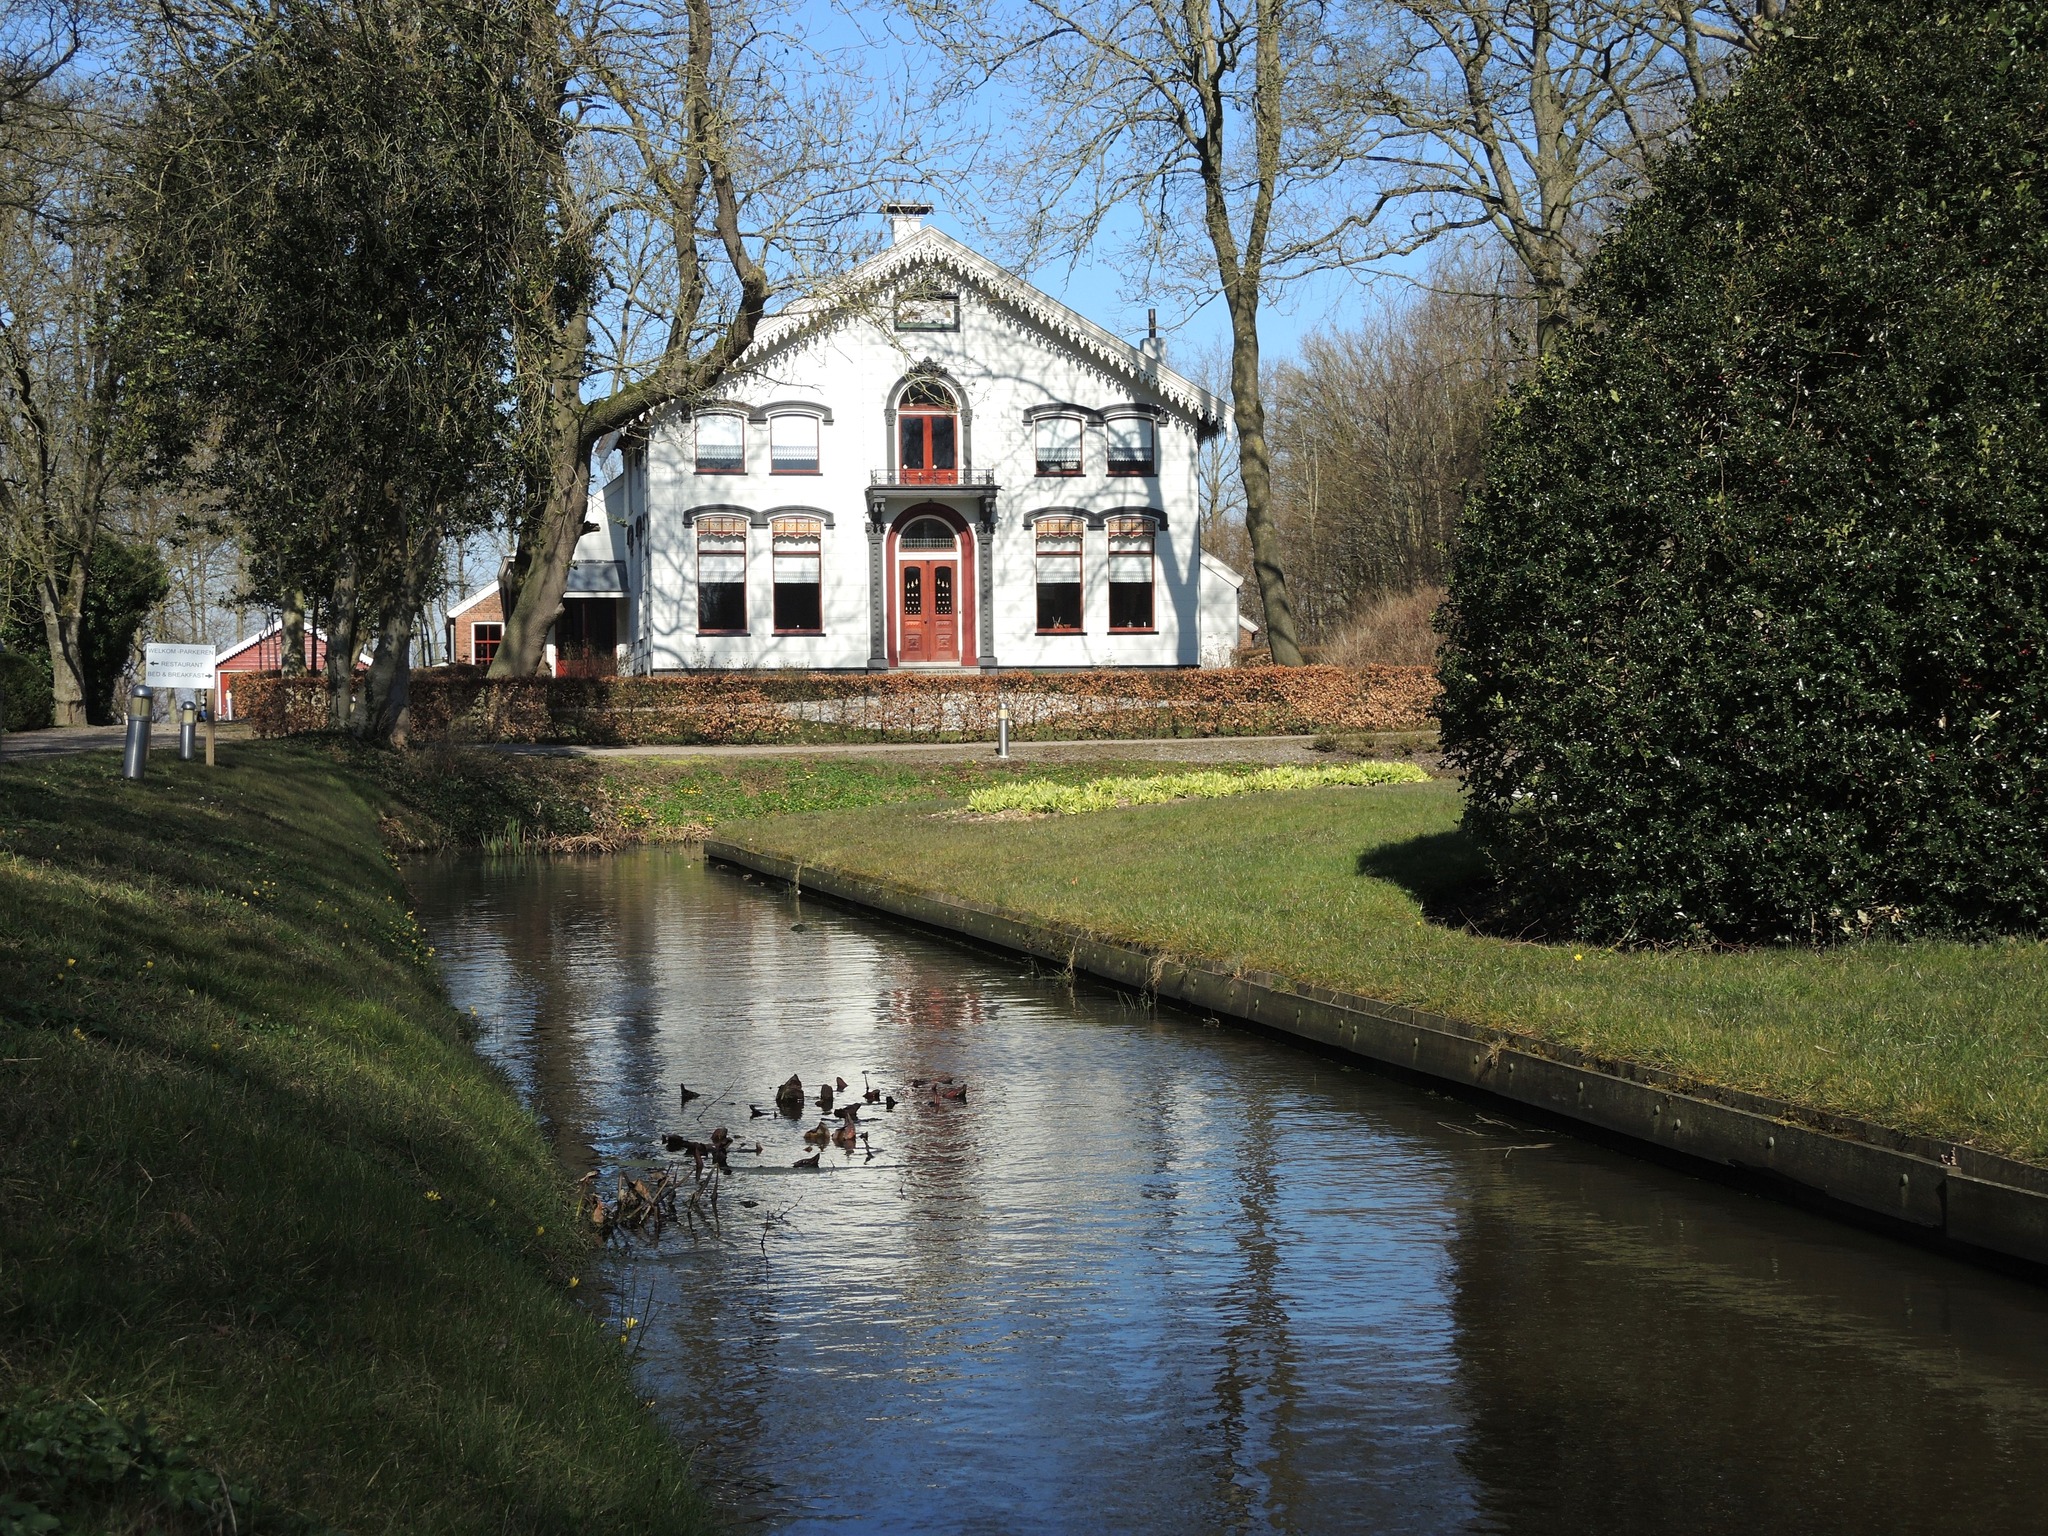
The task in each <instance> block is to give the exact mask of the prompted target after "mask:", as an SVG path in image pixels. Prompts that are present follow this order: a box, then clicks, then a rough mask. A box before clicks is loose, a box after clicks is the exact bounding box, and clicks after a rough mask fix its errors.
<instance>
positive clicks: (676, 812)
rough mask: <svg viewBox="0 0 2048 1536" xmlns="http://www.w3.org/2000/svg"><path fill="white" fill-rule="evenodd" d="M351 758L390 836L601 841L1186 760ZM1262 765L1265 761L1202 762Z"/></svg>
mask: <svg viewBox="0 0 2048 1536" xmlns="http://www.w3.org/2000/svg"><path fill="white" fill-rule="evenodd" d="M349 761H350V763H351V766H352V767H353V768H354V769H355V770H356V771H357V772H359V773H361V774H363V775H365V776H367V777H369V778H371V779H372V780H374V781H375V782H376V783H377V784H379V785H380V786H381V787H382V788H383V789H385V790H386V791H387V792H388V793H389V794H390V796H391V797H392V800H393V802H394V804H395V806H396V807H397V808H398V809H397V814H396V816H395V817H394V819H393V820H392V821H390V822H388V823H387V825H386V831H387V834H388V835H389V836H390V837H391V838H392V839H393V840H394V841H395V842H397V843H399V844H401V845H408V846H412V847H416V848H429V847H447V846H456V847H485V846H488V847H496V848H503V849H511V848H516V847H541V848H557V849H566V850H576V849H597V848H606V847H613V846H618V845H620V844H623V843H628V842H633V841H639V840H650V839H651V840H663V839H687V838H693V837H701V836H702V835H703V834H704V833H706V832H708V831H710V830H712V829H713V828H716V827H722V826H725V825H727V824H729V823H731V822H734V821H741V820H747V819H751V818H753V817H758V816H774V815H780V814H784V813H787V812H792V811H830V810H856V809H862V808H865V807H868V806H876V805H897V804H903V803H906V802H911V801H922V800H930V799H932V798H934V797H938V796H965V795H968V794H971V793H972V792H973V791H974V790H976V789H979V788H984V787H987V786H990V785H999V784H1006V783H1011V782H1015V781H1017V780H1019V779H1031V780H1049V781H1051V782H1055V783H1060V784H1082V783H1086V782H1087V781H1089V780H1091V779H1098V778H1101V777H1103V776H1104V775H1106V774H1120V773H1129V774H1144V775H1153V774H1159V773H1164V772H1168V771H1171V770H1173V769H1175V768H1178V767H1182V766H1185V765H1181V764H1175V763H1168V762H1162V761H1158V760H1154V759H1141V760H1138V761H1135V762H1118V761H1114V760H1110V759H1104V758H1094V759H1090V760H1087V761H1077V762H1069V763H1044V762H1039V763H1032V764H1025V763H1023V762H1018V761H1011V762H1000V761H998V760H997V759H996V758H995V757H994V756H993V755H992V754H991V755H990V756H987V757H981V758H972V759H967V760H956V759H942V760H932V759H927V760H924V761H917V760H914V759H913V760H908V761H906V760H905V759H904V758H903V757H900V756H891V755H881V756H875V757H787V758H751V757H729V758H669V759H662V758H627V757H614V758H581V757H552V756H542V755H537V754H535V755H528V754H521V753H502V752H485V751H477V750H463V749H455V750H443V751H430V752H422V753H414V754H410V755H404V756H398V755H393V754H390V753H379V752H365V751H351V752H350V754H349ZM1200 766H1201V767H1203V768H1204V769H1206V770H1208V771H1215V772H1223V773H1251V772H1255V771H1256V770H1257V769H1258V768H1259V767H1260V766H1261V765H1260V764H1258V763H1249V762H1248V763H1217V764H1202V765H1200Z"/></svg>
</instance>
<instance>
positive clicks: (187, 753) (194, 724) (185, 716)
mask: <svg viewBox="0 0 2048 1536" xmlns="http://www.w3.org/2000/svg"><path fill="white" fill-rule="evenodd" d="M198 732H199V706H198V705H197V704H195V703H193V702H192V701H191V700H190V699H187V700H186V701H185V702H184V703H182V704H180V705H179V706H178V761H179V762H181V763H189V762H191V761H192V756H193V740H192V739H193V737H194V736H196V735H197V734H198Z"/></svg>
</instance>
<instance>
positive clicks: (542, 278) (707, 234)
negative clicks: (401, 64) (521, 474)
mask: <svg viewBox="0 0 2048 1536" xmlns="http://www.w3.org/2000/svg"><path fill="white" fill-rule="evenodd" d="M799 23H800V17H799V16H798V15H797V14H795V13H791V14H789V15H779V14H778V13H777V12H775V11H774V10H773V9H772V8H771V7H767V6H761V5H748V6H742V5H739V4H737V3H732V0H677V3H676V4H675V5H673V6H670V5H669V4H667V3H666V0H634V3H631V4H625V3H615V0H588V3H586V4H571V5H565V6H564V7H563V8H561V9H559V10H555V11H550V12H549V13H548V15H547V17H546V20H545V23H544V26H545V29H546V35H545V36H544V37H542V38H539V39H537V41H536V45H535V47H534V50H533V54H534V57H535V59H536V60H537V61H538V62H539V66H540V68H539V71H538V75H539V78H540V80H541V82H542V83H541V98H542V105H543V107H544V108H545V109H546V117H545V125H544V126H543V127H542V128H541V129H540V130H539V132H540V133H541V134H542V136H543V137H544V138H545V140H546V154H545V157H544V158H545V159H546V161H547V163H548V165H549V166H550V179H551V183H552V185H551V186H550V188H549V197H550V202H551V204H552V208H553V218H552V222H551V227H550V230H549V231H548V237H547V239H546V240H545V241H544V242H543V243H542V244H540V245H537V246H536V248H535V250H534V252H533V260H532V281H531V283H530V285H529V292H528V299H527V303H526V306H525V308H524V311H523V314H522V322H521V326H520V335H519V358H520V372H521V393H522V396H523V399H524V401H525V416H526V429H527V443H528V452H529V469H528V475H529V482H530V494H529V496H528V500H527V505H526V507H525V510H524V514H523V516H522V517H521V519H520V522H519V526H518V527H517V529H516V530H515V535H516V537H515V542H514V548H513V552H512V555H511V557H510V558H509V559H508V560H507V562H506V564H505V568H504V571H503V573H502V576H501V592H502V594H503V598H504V602H505V631H504V638H503V641H502V642H501V644H500V646H499V649H498V653H497V656H496V659H495V660H494V661H493V662H492V664H491V675H492V676H494V677H508V676H521V675H527V674H531V673H532V672H533V671H534V670H535V668H536V667H537V666H538V665H539V663H540V660H541V654H542V649H543V646H544V645H545V642H546V637H547V633H548V629H549V627H550V626H551V625H552V624H553V623H554V622H555V620H556V619H557V618H558V617H559V616H560V614H561V611H562V594H563V592H564V590H565V589H566V586H567V582H568V574H569V567H570V564H571V562H572V559H573V557H574V553H575V547H576V541H577V539H578V538H579V537H580V536H581V534H582V533H583V531H584V526H585V524H584V519H585V516H586V510H587V506H588V498H589V485H590V461H591V453H592V450H593V448H594V447H595V446H596V445H597V443H598V442H599V441H600V440H602V439H603V438H605V437H606V436H608V435H609V434H611V433H613V432H616V431H618V430H620V429H621V428H624V427H627V426H630V425H631V424H632V423H633V422H635V421H636V420H637V419H639V418H640V417H642V416H643V415H644V414H645V413H647V412H648V411H650V410H653V409H654V408H656V407H658V406H661V405H664V404H666V403H668V402H671V401H676V400H688V399H690V398H692V397H694V396H697V395H700V394H701V393H702V392H703V391H704V390H706V389H707V388H709V386H710V385H711V383H712V381H714V380H715V379H717V378H718V377H719V376H720V375H721V374H722V373H724V372H725V371H726V369H728V368H729V367H731V366H732V364H733V363H734V362H735V361H736V360H738V359H739V358H740V356H741V355H742V354H743V353H745V351H746V350H747V348H748V346H749V345H751V343H752V342H753V339H754V335H755V331H756V328H757V327H758V325H759V323H760V321H761V318H762V316H763V315H764V314H765V313H766V312H767V308H768V305H769V303H770V301H771V299H772V298H774V297H777V296H787V295H789V294H791V293H793V292H799V291H803V290H804V289H806V288H808V287H809V286H810V285H812V284H813V283H815V282H816V281H817V280H818V279H819V277H820V275H821V274H823V273H825V272H829V271H831V270H833V269H835V268H837V267H839V266H842V265H843V264H844V262H845V260H846V259H847V258H848V257H849V256H850V255H851V254H853V253H854V252H856V251H857V250H858V249H860V247H861V242H862V241H863V240H864V239H866V238H867V236H866V234H865V232H864V230H863V228H862V225H861V224H860V222H859V220H860V217H861V216H862V215H864V214H866V213H868V212H870V211H871V210H872V208H873V206H874V201H875V198H874V192H875V190H876V189H877V188H878V187H881V186H884V185H889V184H893V181H894V179H895V178H896V177H898V176H899V175H900V173H901V169H902V167H903V165H904V164H905V162H906V159H907V156H906V154H905V152H904V148H903V142H904V138H905V137H906V136H911V130H908V129H906V128H905V123H906V122H907V118H906V117H905V116H904V115H903V114H900V113H898V112H895V111H893V110H892V109H891V107H890V105H889V104H888V103H887V102H884V103H881V104H879V105H878V104H876V103H875V102H873V101H872V100H866V99H864V98H865V97H866V96H867V95H868V92H869V87H868V86H867V85H866V84H864V83H861V82H859V81H857V80H855V79H854V78H853V77H852V75H851V74H850V72H849V71H848V70H847V69H846V68H844V67H842V66H840V65H839V64H838V63H837V61H834V60H832V59H830V58H828V57H826V56H824V55H822V54H820V53H819V52H818V51H817V50H815V49H813V48H810V47H807V46H806V45H805V44H804V43H803V40H802V27H801V25H800V24H799Z"/></svg>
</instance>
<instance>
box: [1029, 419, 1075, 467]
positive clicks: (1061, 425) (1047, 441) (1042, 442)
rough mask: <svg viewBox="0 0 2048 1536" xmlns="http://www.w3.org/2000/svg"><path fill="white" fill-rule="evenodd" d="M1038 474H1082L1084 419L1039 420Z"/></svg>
mask: <svg viewBox="0 0 2048 1536" xmlns="http://www.w3.org/2000/svg"><path fill="white" fill-rule="evenodd" d="M1037 436H1038V472H1039V473H1040V474H1041V475H1078V474H1079V473H1081V418H1080V417H1078V416H1041V417H1039V418H1038V433H1037Z"/></svg>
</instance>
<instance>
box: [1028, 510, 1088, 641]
mask: <svg viewBox="0 0 2048 1536" xmlns="http://www.w3.org/2000/svg"><path fill="white" fill-rule="evenodd" d="M1085 526H1086V525H1085V524H1083V523H1082V521H1081V519H1080V518H1078V517H1041V518H1040V519H1039V520H1038V524H1037V527H1036V528H1035V529H1034V530H1033V531H1034V532H1035V533H1036V535H1037V540H1038V632H1039V633H1040V634H1042V635H1071V634H1078V633H1079V632H1080V630H1081V627H1082V626H1081V534H1082V529H1083V528H1084V527H1085Z"/></svg>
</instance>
